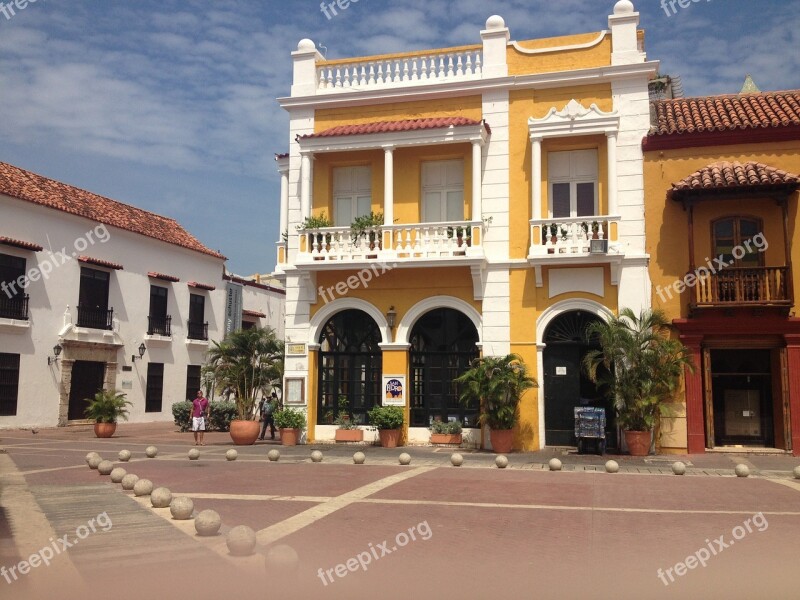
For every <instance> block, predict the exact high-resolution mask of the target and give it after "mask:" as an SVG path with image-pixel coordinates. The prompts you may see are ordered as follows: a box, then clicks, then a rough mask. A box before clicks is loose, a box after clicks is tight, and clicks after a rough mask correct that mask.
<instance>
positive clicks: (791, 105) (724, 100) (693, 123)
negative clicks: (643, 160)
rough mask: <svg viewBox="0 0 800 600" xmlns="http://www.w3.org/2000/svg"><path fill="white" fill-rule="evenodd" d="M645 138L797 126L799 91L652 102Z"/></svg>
mask: <svg viewBox="0 0 800 600" xmlns="http://www.w3.org/2000/svg"><path fill="white" fill-rule="evenodd" d="M653 108H654V110H655V115H654V117H655V122H654V123H653V127H652V129H651V130H650V132H649V133H648V137H653V136H662V135H672V134H686V133H702V132H712V131H736V130H745V129H763V128H781V127H792V126H800V90H789V91H783V92H762V93H760V94H742V95H735V96H734V95H730V96H706V97H702V98H677V99H674V100H659V101H656V102H653Z"/></svg>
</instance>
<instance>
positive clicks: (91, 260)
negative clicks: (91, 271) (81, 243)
mask: <svg viewBox="0 0 800 600" xmlns="http://www.w3.org/2000/svg"><path fill="white" fill-rule="evenodd" d="M78 260H79V261H80V262H84V263H89V264H90V265H97V266H99V267H106V268H107V269H116V270H117V271H121V270H122V265H121V264H119V263H115V262H111V261H109V260H103V259H101V258H92V257H91V256H79V257H78Z"/></svg>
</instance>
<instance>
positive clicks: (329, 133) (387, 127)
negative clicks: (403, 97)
mask: <svg viewBox="0 0 800 600" xmlns="http://www.w3.org/2000/svg"><path fill="white" fill-rule="evenodd" d="M480 124H481V121H475V120H474V119H468V118H466V117H428V118H424V119H407V120H404V121H377V122H375V123H362V124H360V125H337V126H336V127H331V128H330V129H325V130H324V131H320V132H319V133H311V134H308V135H303V136H300V139H309V138H320V137H333V136H338V135H365V134H370V133H387V132H392V131H415V130H418V129H441V128H445V127H464V126H466V125H480ZM486 129H487V131H488V130H489V125H488V124H487V125H486Z"/></svg>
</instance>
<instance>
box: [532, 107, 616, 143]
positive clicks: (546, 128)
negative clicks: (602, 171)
mask: <svg viewBox="0 0 800 600" xmlns="http://www.w3.org/2000/svg"><path fill="white" fill-rule="evenodd" d="M618 131H619V112H618V111H617V110H613V111H611V112H605V111H602V110H600V109H599V108H598V107H597V105H596V104H594V103H593V104H591V105H590V106H589V108H586V107H585V106H583V104H581V103H580V102H578V101H577V100H575V99H574V98H573V99H572V100H570V101H569V102H568V103H567V104H566V106H564V108H563V109H561V110H557V109H556V107H555V106H554V107H552V108H551V109H550V110H549V111H548V113H547V114H546V115H545V116H544V117H542V118H541V119H535V118H533V117H531V118H529V119H528V132H529V134H530V137H531V139H536V138H540V139H541V138H545V137H558V136H572V135H587V134H597V133H602V134H606V135H608V134H610V133H617V132H618Z"/></svg>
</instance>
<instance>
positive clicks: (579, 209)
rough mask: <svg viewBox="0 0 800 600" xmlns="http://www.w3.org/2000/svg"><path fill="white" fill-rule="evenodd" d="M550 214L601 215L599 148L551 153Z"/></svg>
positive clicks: (559, 215)
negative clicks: (599, 210)
mask: <svg viewBox="0 0 800 600" xmlns="http://www.w3.org/2000/svg"><path fill="white" fill-rule="evenodd" d="M547 165H548V166H547V171H548V182H549V188H550V202H549V206H550V217H553V218H556V219H558V218H568V217H590V216H594V215H596V214H597V171H598V169H597V150H595V149H592V150H573V151H571V152H550V153H549V154H548V155H547Z"/></svg>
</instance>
